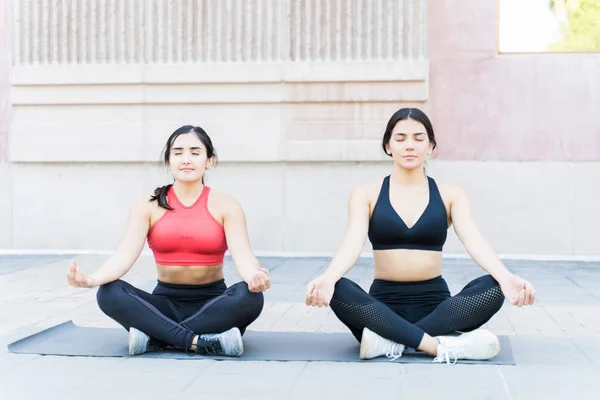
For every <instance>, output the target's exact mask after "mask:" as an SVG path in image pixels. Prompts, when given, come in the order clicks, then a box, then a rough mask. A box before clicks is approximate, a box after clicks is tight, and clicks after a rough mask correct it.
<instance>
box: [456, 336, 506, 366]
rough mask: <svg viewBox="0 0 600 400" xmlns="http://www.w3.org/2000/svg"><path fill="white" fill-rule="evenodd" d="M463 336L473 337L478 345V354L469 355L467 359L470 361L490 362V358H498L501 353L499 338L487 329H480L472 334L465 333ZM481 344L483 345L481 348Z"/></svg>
mask: <svg viewBox="0 0 600 400" xmlns="http://www.w3.org/2000/svg"><path fill="white" fill-rule="evenodd" d="M463 335H469V336H473V337H474V339H471V340H475V342H476V343H477V345H476V349H477V354H469V355H468V356H469V357H466V359H468V360H489V359H490V358H494V357H496V356H497V355H498V354H499V353H500V340H498V336H496V335H494V334H493V333H492V332H490V331H488V330H485V329H478V330H475V331H472V332H467V333H463V334H462V335H461V336H463ZM479 343H483V344H484V345H481V347H480V348H479V347H478V346H479Z"/></svg>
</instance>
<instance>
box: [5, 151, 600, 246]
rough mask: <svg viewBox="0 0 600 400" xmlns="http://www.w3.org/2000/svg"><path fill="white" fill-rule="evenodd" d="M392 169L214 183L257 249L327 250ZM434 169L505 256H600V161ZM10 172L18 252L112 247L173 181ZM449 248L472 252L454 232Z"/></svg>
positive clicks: (325, 170) (258, 172)
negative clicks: (234, 202) (353, 207)
mask: <svg viewBox="0 0 600 400" xmlns="http://www.w3.org/2000/svg"><path fill="white" fill-rule="evenodd" d="M389 172H390V165H389V163H378V162H361V163H355V162H353V163H349V162H311V163H296V162H293V163H281V162H279V163H272V162H266V163H264V162H257V163H248V162H241V163H221V164H220V165H218V167H217V168H216V169H213V170H211V172H210V175H209V176H208V177H207V184H208V185H210V186H212V187H214V188H215V189H218V190H223V191H225V192H227V193H230V194H232V195H234V196H235V197H236V198H237V199H238V200H239V201H240V203H241V204H242V206H243V208H244V209H245V211H246V214H247V218H248V226H249V231H250V237H251V242H252V244H253V247H254V249H255V250H257V251H262V252H265V251H266V252H308V253H311V252H313V253H314V252H325V253H327V252H332V251H333V250H334V249H335V248H337V246H338V245H339V243H340V241H341V239H342V237H343V234H344V230H345V227H346V216H347V200H348V195H349V193H350V191H351V189H352V188H353V187H354V186H355V185H356V184H358V183H361V182H365V181H369V180H373V179H377V178H379V177H381V176H383V175H385V174H388V173H389ZM429 174H430V175H431V176H433V177H434V178H436V179H437V180H438V181H440V182H454V183H459V184H461V185H463V186H464V187H465V188H466V190H467V192H468V193H469V195H470V197H471V202H472V207H473V214H474V217H475V219H476V221H477V223H478V224H479V226H480V227H481V230H482V232H483V233H484V235H485V237H486V238H487V239H488V240H489V242H490V243H491V244H492V245H493V247H494V248H495V249H496V250H497V251H498V252H500V253H504V254H506V253H510V254H523V255H528V254H537V255H564V256H570V255H598V254H599V252H598V242H597V240H596V238H597V236H595V235H593V232H594V230H595V229H596V227H597V226H598V224H600V217H599V216H598V213H597V212H595V209H596V207H597V204H598V195H597V193H596V188H595V187H594V186H593V185H590V184H589V183H590V182H591V181H592V180H593V179H594V178H595V177H596V176H598V174H600V166H599V165H598V164H592V163H581V164H570V163H520V162H514V163H513V162H488V163H479V162H454V161H439V160H438V161H434V162H431V163H430V164H429ZM572 177H575V179H572ZM12 179H13V184H14V188H13V194H12V196H13V197H12V208H13V210H12V215H13V217H12V218H13V221H14V223H13V227H12V229H11V232H12V237H11V238H10V240H11V241H12V246H13V247H14V248H17V249H40V248H41V249H92V250H107V249H111V248H114V247H115V246H116V245H117V243H118V241H119V239H120V237H121V235H122V232H123V229H124V226H125V221H126V217H127V212H128V208H129V207H130V206H131V204H132V201H133V200H134V199H135V198H137V197H138V196H140V195H142V194H148V193H150V192H151V191H152V190H153V189H154V188H155V187H156V186H158V185H162V184H164V183H165V182H168V180H167V175H166V173H165V171H164V170H163V169H161V168H159V167H157V166H156V165H154V164H152V165H151V164H140V163H106V164H105V163H102V164H100V163H85V164H81V165H74V164H71V163H48V164H37V163H36V164H31V163H17V164H14V165H13V167H12ZM5 240H6V239H5ZM369 250H370V245H369V244H368V243H367V245H366V246H365V251H369ZM446 250H447V251H448V252H450V253H462V252H464V249H463V248H462V245H461V244H460V242H459V241H458V240H457V238H456V237H455V235H454V233H453V232H452V231H451V232H450V235H449V240H448V244H447V246H446Z"/></svg>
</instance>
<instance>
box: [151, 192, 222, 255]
mask: <svg viewBox="0 0 600 400" xmlns="http://www.w3.org/2000/svg"><path fill="white" fill-rule="evenodd" d="M209 193H210V188H209V187H208V186H204V189H202V193H201V194H200V196H199V197H198V200H196V202H195V203H194V204H192V205H191V206H189V207H186V206H184V205H183V204H182V203H181V202H180V201H179V199H178V198H177V196H176V195H175V190H173V186H171V187H170V188H169V191H168V192H167V198H168V201H169V205H170V206H171V207H172V208H173V210H167V211H166V212H165V214H164V215H163V216H162V217H160V219H159V220H158V221H156V223H155V224H154V225H153V226H152V228H150V231H149V232H148V246H149V247H150V249H152V252H153V253H154V259H155V261H156V263H157V264H160V265H220V264H223V257H224V255H225V251H226V250H227V241H226V239H225V230H224V229H223V226H222V225H221V224H219V223H218V222H217V221H216V220H215V219H214V218H213V216H212V215H211V214H210V212H209V211H208V206H207V202H208V194H209Z"/></svg>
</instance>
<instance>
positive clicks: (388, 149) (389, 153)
mask: <svg viewBox="0 0 600 400" xmlns="http://www.w3.org/2000/svg"><path fill="white" fill-rule="evenodd" d="M385 154H387V155H388V156H391V155H392V152H391V151H390V143H389V142H388V143H387V144H386V145H385Z"/></svg>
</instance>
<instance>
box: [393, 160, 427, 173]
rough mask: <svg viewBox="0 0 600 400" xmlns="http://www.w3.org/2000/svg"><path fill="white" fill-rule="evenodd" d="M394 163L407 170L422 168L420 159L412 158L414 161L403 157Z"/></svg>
mask: <svg viewBox="0 0 600 400" xmlns="http://www.w3.org/2000/svg"><path fill="white" fill-rule="evenodd" d="M396 164H398V166H399V167H400V168H402V169H406V170H409V171H412V170H413V169H423V163H422V162H421V160H418V159H417V160H414V161H406V160H404V159H402V160H400V161H399V162H397V163H396Z"/></svg>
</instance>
